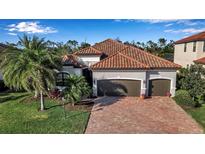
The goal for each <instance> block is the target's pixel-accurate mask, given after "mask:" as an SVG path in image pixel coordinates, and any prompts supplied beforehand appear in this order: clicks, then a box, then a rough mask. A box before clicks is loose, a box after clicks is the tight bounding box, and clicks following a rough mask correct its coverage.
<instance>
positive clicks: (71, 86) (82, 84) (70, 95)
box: [63, 75, 91, 106]
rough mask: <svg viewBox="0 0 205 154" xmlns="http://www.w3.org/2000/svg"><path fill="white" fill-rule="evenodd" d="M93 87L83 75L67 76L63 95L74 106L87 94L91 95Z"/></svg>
mask: <svg viewBox="0 0 205 154" xmlns="http://www.w3.org/2000/svg"><path fill="white" fill-rule="evenodd" d="M90 92H91V89H90V87H89V85H88V83H87V82H86V80H85V78H84V77H83V76H77V75H70V76H68V77H67V78H66V88H65V89H64V90H63V96H64V98H65V99H66V100H68V101H70V103H72V105H73V106H74V105H75V103H76V102H79V101H80V100H81V98H82V97H83V96H85V95H89V94H90Z"/></svg>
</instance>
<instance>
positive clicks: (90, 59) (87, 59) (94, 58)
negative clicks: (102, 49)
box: [79, 55, 100, 67]
mask: <svg viewBox="0 0 205 154" xmlns="http://www.w3.org/2000/svg"><path fill="white" fill-rule="evenodd" d="M79 58H80V60H81V61H83V62H84V64H85V65H87V66H89V67H90V66H91V65H93V64H95V63H97V62H99V61H100V55H87V56H86V55H83V56H82V55H80V56H79Z"/></svg>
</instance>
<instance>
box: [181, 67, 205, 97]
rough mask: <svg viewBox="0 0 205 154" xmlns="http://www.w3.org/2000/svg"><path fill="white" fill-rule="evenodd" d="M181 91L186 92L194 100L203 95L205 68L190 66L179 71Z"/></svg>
mask: <svg viewBox="0 0 205 154" xmlns="http://www.w3.org/2000/svg"><path fill="white" fill-rule="evenodd" d="M181 75H182V76H184V77H182V78H181V79H180V81H179V82H180V84H181V89H184V90H187V91H188V92H189V94H190V95H191V96H192V97H193V99H194V100H198V99H199V98H202V96H204V95H205V79H204V76H205V68H204V67H203V66H202V65H200V64H195V65H191V66H190V67H189V68H187V69H183V70H182V71H181Z"/></svg>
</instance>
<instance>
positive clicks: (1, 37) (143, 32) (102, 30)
mask: <svg viewBox="0 0 205 154" xmlns="http://www.w3.org/2000/svg"><path fill="white" fill-rule="evenodd" d="M204 30H205V20H196V19H195V20H182V19H180V20H174V19H173V20H170V19H168V20H159V19H150V20H149V19H145V20H136V19H126V20H123V19H113V20H111V19H109V20H102V19H99V20H94V19H82V20H79V19H76V20H71V19H65V20H60V19H59V20H58V19H57V20H52V19H50V20H42V19H39V20H38V19H35V20H31V19H29V20H26V19H25V20H23V19H21V20H0V42H6V41H7V42H16V41H17V40H18V36H22V35H23V34H24V33H26V34H28V35H37V36H39V37H45V39H46V40H48V39H49V40H52V41H58V42H66V41H67V40H77V41H78V42H82V41H85V40H86V42H88V43H91V44H93V43H96V42H100V41H102V40H105V39H107V38H117V37H119V38H120V39H121V40H122V41H132V40H135V41H140V42H146V41H149V40H153V41H156V40H157V39H158V38H161V37H164V38H166V39H167V40H175V41H176V40H178V39H181V38H183V37H186V36H189V35H192V34H195V33H198V32H201V31H204Z"/></svg>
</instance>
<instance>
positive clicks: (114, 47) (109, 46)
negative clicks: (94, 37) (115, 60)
mask: <svg viewBox="0 0 205 154" xmlns="http://www.w3.org/2000/svg"><path fill="white" fill-rule="evenodd" d="M93 48H95V49H97V50H99V51H101V52H103V53H105V54H107V55H108V56H110V55H113V54H116V53H117V52H118V51H120V50H122V49H124V48H126V45H124V44H122V43H119V42H118V41H115V40H112V39H107V40H105V41H102V42H100V43H96V44H95V45H93Z"/></svg>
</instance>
